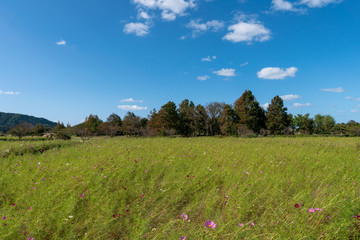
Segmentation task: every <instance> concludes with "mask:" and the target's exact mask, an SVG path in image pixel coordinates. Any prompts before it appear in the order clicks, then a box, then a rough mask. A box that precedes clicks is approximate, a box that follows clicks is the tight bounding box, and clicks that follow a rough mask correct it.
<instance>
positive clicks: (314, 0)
mask: <svg viewBox="0 0 360 240" xmlns="http://www.w3.org/2000/svg"><path fill="white" fill-rule="evenodd" d="M340 2H342V0H301V1H300V4H305V5H307V6H308V7H310V8H316V7H325V6H326V5H329V4H330V3H340Z"/></svg>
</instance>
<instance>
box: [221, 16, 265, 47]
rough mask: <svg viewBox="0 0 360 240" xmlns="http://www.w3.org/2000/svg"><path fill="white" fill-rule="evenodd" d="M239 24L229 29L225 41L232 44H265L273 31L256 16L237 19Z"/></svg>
mask: <svg viewBox="0 0 360 240" xmlns="http://www.w3.org/2000/svg"><path fill="white" fill-rule="evenodd" d="M236 19H237V21H238V23H236V24H234V25H231V26H229V27H228V30H229V33H228V34H226V35H225V36H224V37H223V39H224V40H228V41H230V42H234V43H237V42H248V43H251V42H253V41H256V42H264V41H267V40H269V39H270V36H271V31H270V30H269V29H267V28H266V27H265V26H264V25H263V24H262V23H261V22H259V21H257V20H256V19H255V17H254V16H246V15H241V16H239V17H236Z"/></svg>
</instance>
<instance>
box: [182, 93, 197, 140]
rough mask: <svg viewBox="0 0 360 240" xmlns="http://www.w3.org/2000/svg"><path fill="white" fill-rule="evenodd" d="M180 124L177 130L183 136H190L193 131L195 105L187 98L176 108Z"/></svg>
mask: <svg viewBox="0 0 360 240" xmlns="http://www.w3.org/2000/svg"><path fill="white" fill-rule="evenodd" d="M178 112H179V119H180V126H179V131H180V134H181V135H183V136H187V137H189V136H192V135H194V133H195V105H194V103H193V102H192V101H189V100H188V99H185V100H183V101H182V102H181V103H180V105H179V108H178Z"/></svg>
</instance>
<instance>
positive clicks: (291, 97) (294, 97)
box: [280, 94, 301, 101]
mask: <svg viewBox="0 0 360 240" xmlns="http://www.w3.org/2000/svg"><path fill="white" fill-rule="evenodd" d="M280 97H281V99H282V100H284V101H292V100H296V99H299V98H301V96H300V95H293V94H289V95H284V96H280Z"/></svg>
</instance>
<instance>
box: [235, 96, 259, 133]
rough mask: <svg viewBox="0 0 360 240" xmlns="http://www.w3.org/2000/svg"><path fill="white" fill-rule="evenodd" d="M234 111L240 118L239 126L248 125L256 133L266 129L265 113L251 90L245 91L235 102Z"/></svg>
mask: <svg viewBox="0 0 360 240" xmlns="http://www.w3.org/2000/svg"><path fill="white" fill-rule="evenodd" d="M234 110H235V113H236V114H237V116H238V125H240V126H241V125H246V126H247V128H248V129H250V130H252V131H253V132H255V133H260V130H261V129H263V128H265V121H266V118H265V111H264V109H263V108H262V107H260V104H259V102H258V101H256V98H255V96H254V95H253V94H252V92H251V91H250V90H245V92H244V93H243V94H242V95H241V97H240V98H239V99H237V100H236V101H235V103H234Z"/></svg>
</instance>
